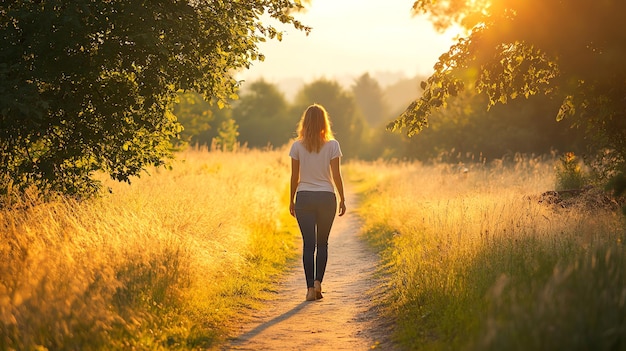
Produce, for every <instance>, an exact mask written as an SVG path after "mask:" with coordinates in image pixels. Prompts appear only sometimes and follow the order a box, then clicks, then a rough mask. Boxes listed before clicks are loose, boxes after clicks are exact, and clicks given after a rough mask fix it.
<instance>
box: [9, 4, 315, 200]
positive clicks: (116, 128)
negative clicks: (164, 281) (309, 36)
mask: <svg viewBox="0 0 626 351" xmlns="http://www.w3.org/2000/svg"><path fill="white" fill-rule="evenodd" d="M300 6H301V5H300V2H299V1H297V0H294V1H289V0H246V1H221V0H219V1H213V0H194V1H188V0H155V1H137V0H111V1H100V0H40V1H4V2H2V4H1V5H0V48H1V50H0V162H1V163H2V165H3V168H2V170H0V181H1V182H2V183H1V187H2V188H3V189H5V190H6V189H7V188H8V187H11V186H19V187H26V186H29V185H36V186H39V187H41V188H47V189H52V190H56V191H61V192H65V193H74V194H89V193H93V192H94V191H96V189H97V188H98V186H97V185H98V184H97V182H95V181H94V180H93V175H94V172H96V171H104V172H105V173H107V174H109V175H110V176H111V177H112V178H113V179H116V180H120V181H129V180H130V177H132V176H136V175H139V174H140V173H141V171H142V170H143V169H145V167H146V166H149V165H162V164H164V162H165V161H166V160H167V158H168V157H169V156H170V155H171V150H170V144H169V141H170V139H171V138H173V137H176V136H177V134H178V133H179V132H180V125H179V124H178V123H177V121H176V118H175V117H174V115H173V114H171V113H169V112H168V111H167V108H168V107H169V106H170V105H171V103H172V102H173V101H174V99H175V97H176V94H177V92H179V91H196V92H198V93H200V94H202V95H203V96H205V98H206V99H207V100H211V99H213V100H215V101H217V102H218V104H224V103H225V102H226V101H227V100H228V99H229V98H233V97H234V96H235V94H236V92H237V89H238V82H237V81H236V80H235V79H233V76H232V74H233V73H234V72H235V70H237V69H240V68H245V67H248V66H249V65H250V62H251V61H253V60H257V59H263V56H262V54H261V53H260V52H259V50H258V47H257V44H258V43H259V42H260V41H264V40H265V39H266V38H276V37H278V38H279V39H280V35H281V33H280V32H279V31H277V30H276V29H275V28H274V27H272V26H271V25H266V24H264V23H262V22H261V20H260V17H261V16H262V15H264V14H267V15H269V16H270V17H272V18H274V19H276V20H277V21H280V22H283V23H289V24H292V25H293V26H294V27H295V28H297V29H301V30H305V31H308V28H307V27H305V26H303V25H302V24H301V23H300V22H298V21H297V20H295V19H294V17H293V16H292V15H291V13H292V11H293V10H295V9H297V8H299V7H300Z"/></svg>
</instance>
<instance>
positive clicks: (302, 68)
mask: <svg viewBox="0 0 626 351" xmlns="http://www.w3.org/2000/svg"><path fill="white" fill-rule="evenodd" d="M412 5H413V0H387V1H383V0H312V2H311V4H310V5H309V7H308V10H307V11H306V12H305V13H296V14H295V17H296V18H297V19H299V20H300V21H301V22H302V23H304V24H305V25H307V26H310V27H312V28H313V29H312V31H311V33H310V34H309V36H306V35H305V34H304V33H303V32H300V31H298V30H296V29H294V28H293V27H286V26H280V25H281V24H280V23H274V22H272V24H273V25H275V26H276V27H277V28H280V29H283V30H284V31H285V33H284V35H283V40H282V41H280V42H279V41H277V40H269V41H268V42H266V43H261V45H260V46H259V47H260V51H261V52H262V53H263V54H264V55H265V61H264V62H258V61H255V62H254V63H253V66H252V68H251V69H249V70H246V71H243V72H240V73H239V74H238V75H237V78H238V79H242V80H245V81H248V82H251V81H255V80H258V79H260V78H263V79H265V80H266V81H268V82H270V83H275V84H278V85H282V86H283V88H284V87H286V86H288V85H289V84H292V85H294V84H302V83H309V82H312V81H314V80H316V79H320V78H329V79H335V80H337V81H339V82H340V83H342V84H346V83H348V82H352V81H354V79H355V78H357V77H359V76H360V75H362V74H364V73H370V74H371V75H372V76H373V77H375V78H377V79H379V80H381V79H382V80H383V81H381V82H380V83H381V85H383V86H384V85H386V84H392V83H394V80H397V79H399V78H400V77H404V78H411V77H414V76H416V75H418V74H421V75H429V74H430V73H431V72H432V71H433V69H432V67H433V65H434V64H435V63H436V61H437V58H438V57H439V55H441V54H442V53H444V52H446V51H447V50H448V48H449V47H450V45H452V44H453V42H454V41H453V37H454V36H455V35H456V33H457V32H455V31H453V30H451V31H448V32H446V33H444V34H440V33H437V32H436V31H435V29H434V28H433V27H432V24H431V23H430V22H428V20H427V19H426V18H425V17H414V16H412V15H411V7H412ZM385 77H386V79H385ZM385 80H386V81H385Z"/></svg>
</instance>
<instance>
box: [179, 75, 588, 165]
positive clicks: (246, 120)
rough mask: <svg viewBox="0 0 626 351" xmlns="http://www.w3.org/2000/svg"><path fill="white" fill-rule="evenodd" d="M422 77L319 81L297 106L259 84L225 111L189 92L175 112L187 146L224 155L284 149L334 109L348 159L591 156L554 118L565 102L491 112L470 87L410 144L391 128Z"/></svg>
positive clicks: (540, 101)
mask: <svg viewBox="0 0 626 351" xmlns="http://www.w3.org/2000/svg"><path fill="white" fill-rule="evenodd" d="M423 79H424V78H422V77H414V78H411V79H404V80H400V81H398V82H396V83H395V84H393V85H389V86H386V87H383V86H382V85H381V84H380V83H379V82H378V81H377V80H376V79H374V78H372V77H371V76H370V75H369V74H363V75H362V76H360V77H359V78H357V79H355V80H354V82H353V84H352V85H351V86H350V87H349V88H346V87H344V86H342V85H341V84H339V83H338V82H336V81H334V80H328V79H320V80H317V81H314V82H312V83H309V84H306V85H304V86H303V87H302V88H301V89H300V90H299V91H298V92H297V93H296V94H295V97H294V99H293V101H289V100H288V99H286V97H285V94H284V93H283V92H281V90H280V88H279V87H278V86H277V85H276V84H272V83H268V82H266V81H264V80H259V81H255V82H250V83H244V85H243V87H242V90H241V92H240V94H239V98H238V99H236V100H232V101H231V102H230V105H228V106H223V107H222V108H220V107H219V106H217V104H210V103H209V102H207V101H204V100H203V99H202V97H201V96H200V95H198V94H195V93H186V94H182V95H180V98H179V102H178V103H177V104H176V105H175V106H174V107H173V113H174V114H175V115H176V117H177V118H178V120H179V121H180V122H181V124H182V125H183V126H184V130H183V131H182V132H181V137H182V140H183V142H184V143H187V144H189V145H194V146H196V145H199V146H211V145H213V146H214V147H215V146H217V147H221V148H225V149H231V148H233V147H236V146H237V145H240V146H241V145H245V146H247V147H250V148H266V147H268V146H272V147H280V146H282V145H284V144H286V143H288V142H289V140H291V139H292V138H294V137H295V129H296V125H297V123H298V121H299V119H300V116H301V113H302V111H304V109H305V108H306V107H307V106H308V105H310V104H311V103H320V104H322V105H324V106H325V107H326V108H327V110H328V111H329V114H330V116H331V120H332V123H333V130H334V132H335V135H336V137H337V139H338V140H339V141H340V142H341V145H342V148H343V150H344V154H345V156H346V157H347V158H358V159H364V160H373V159H379V158H382V159H402V160H404V159H406V160H419V161H422V162H430V161H444V162H472V161H475V162H488V161H490V160H493V159H501V158H506V157H509V156H513V155H515V154H517V153H523V154H534V155H538V156H540V155H549V154H555V153H559V154H560V153H564V152H575V153H579V152H583V151H584V148H585V145H584V141H585V140H584V138H583V137H582V133H581V132H580V131H578V130H577V129H575V128H573V127H572V125H570V124H568V122H567V121H565V120H564V121H559V122H557V121H556V119H555V117H554V116H555V115H556V112H557V111H558V109H559V106H560V103H561V102H560V101H551V100H550V99H549V98H547V97H545V96H532V97H530V98H529V99H528V100H526V99H519V100H520V101H517V100H513V101H509V103H507V104H500V105H496V106H494V107H492V108H491V109H490V110H489V111H485V109H484V106H485V100H484V99H486V97H484V96H481V95H477V94H476V93H475V92H473V91H471V90H469V89H468V90H466V91H464V92H463V93H462V94H459V95H458V96H457V97H455V98H453V99H451V100H450V101H449V102H448V103H447V105H446V106H444V108H442V109H441V110H440V111H439V112H437V113H435V114H434V115H433V116H432V118H430V119H429V125H428V128H426V129H424V130H423V131H422V132H421V133H419V134H418V135H416V136H413V137H411V138H408V137H406V136H405V135H403V134H402V133H399V132H390V131H388V130H387V129H386V125H387V124H388V123H389V122H390V121H392V120H393V119H394V118H397V117H398V116H399V115H400V114H401V113H402V112H403V111H404V109H405V108H406V107H407V106H408V105H409V104H410V103H411V102H412V101H413V100H414V99H416V98H418V97H419V96H420V95H421V92H422V91H421V88H420V82H421V81H422V80H423Z"/></svg>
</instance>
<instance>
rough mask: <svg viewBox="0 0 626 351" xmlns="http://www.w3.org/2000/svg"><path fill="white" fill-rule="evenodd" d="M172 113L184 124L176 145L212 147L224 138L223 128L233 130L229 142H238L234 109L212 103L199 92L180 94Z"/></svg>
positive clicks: (230, 143)
mask: <svg viewBox="0 0 626 351" xmlns="http://www.w3.org/2000/svg"><path fill="white" fill-rule="evenodd" d="M172 113H174V115H175V116H176V120H177V121H178V122H179V123H180V124H181V125H182V126H183V130H182V131H181V132H180V134H179V138H178V139H176V140H175V141H176V143H175V145H176V146H181V147H184V146H185V145H192V146H205V147H211V146H212V145H213V143H214V142H215V140H216V139H217V138H223V136H220V135H222V134H224V130H222V129H223V128H226V129H227V130H230V131H232V133H231V135H228V138H227V139H228V140H229V142H228V143H227V144H228V145H230V146H232V145H234V144H235V143H237V136H238V132H237V130H236V125H235V123H234V121H233V120H232V110H231V109H230V108H228V107H225V108H220V107H219V106H217V105H216V104H211V103H209V102H208V101H206V100H205V99H204V98H203V96H202V95H200V94H198V93H195V92H187V93H181V94H179V96H178V99H177V100H176V103H175V104H174V105H173V106H172ZM221 144H222V143H220V145H221ZM230 146H229V147H230Z"/></svg>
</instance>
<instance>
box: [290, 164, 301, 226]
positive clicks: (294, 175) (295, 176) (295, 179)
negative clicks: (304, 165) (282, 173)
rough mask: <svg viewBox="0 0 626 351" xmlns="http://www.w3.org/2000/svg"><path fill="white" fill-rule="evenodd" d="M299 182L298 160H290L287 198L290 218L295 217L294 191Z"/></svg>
mask: <svg viewBox="0 0 626 351" xmlns="http://www.w3.org/2000/svg"><path fill="white" fill-rule="evenodd" d="M299 182H300V160H296V159H294V158H292V159H291V183H290V185H289V192H290V193H291V196H290V197H289V213H291V215H292V216H294V217H295V216H296V211H295V201H296V189H297V188H298V183H299Z"/></svg>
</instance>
